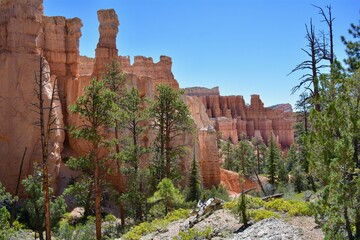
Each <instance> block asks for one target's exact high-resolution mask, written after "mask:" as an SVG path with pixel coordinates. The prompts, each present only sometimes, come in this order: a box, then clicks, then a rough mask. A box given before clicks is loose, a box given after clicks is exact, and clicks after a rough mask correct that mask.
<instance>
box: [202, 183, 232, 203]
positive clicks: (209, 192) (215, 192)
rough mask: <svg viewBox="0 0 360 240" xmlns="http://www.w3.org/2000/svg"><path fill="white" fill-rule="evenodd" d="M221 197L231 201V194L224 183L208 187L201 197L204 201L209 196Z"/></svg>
mask: <svg viewBox="0 0 360 240" xmlns="http://www.w3.org/2000/svg"><path fill="white" fill-rule="evenodd" d="M215 197H216V198H220V199H222V200H224V201H229V200H230V198H229V194H228V192H227V190H226V188H225V187H224V186H223V185H219V186H218V187H215V186H212V187H211V189H206V190H204V191H203V192H202V195H201V199H202V201H206V200H208V199H209V198H215Z"/></svg>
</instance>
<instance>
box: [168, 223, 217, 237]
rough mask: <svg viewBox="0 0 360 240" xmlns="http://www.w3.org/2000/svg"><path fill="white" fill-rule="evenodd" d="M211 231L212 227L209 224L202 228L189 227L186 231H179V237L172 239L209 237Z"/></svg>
mask: <svg viewBox="0 0 360 240" xmlns="http://www.w3.org/2000/svg"><path fill="white" fill-rule="evenodd" d="M212 233H213V229H212V227H210V226H206V227H205V229H204V230H199V229H197V228H190V229H189V230H188V231H186V232H180V233H179V237H176V238H174V240H194V239H209V238H210V237H211V235H212Z"/></svg>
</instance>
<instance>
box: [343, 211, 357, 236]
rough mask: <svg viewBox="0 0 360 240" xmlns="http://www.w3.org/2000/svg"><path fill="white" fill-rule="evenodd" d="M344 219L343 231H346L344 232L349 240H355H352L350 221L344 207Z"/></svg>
mask: <svg viewBox="0 0 360 240" xmlns="http://www.w3.org/2000/svg"><path fill="white" fill-rule="evenodd" d="M344 218H345V229H346V232H347V234H348V237H349V240H355V238H354V236H353V234H352V230H351V223H350V220H349V215H348V209H347V207H344Z"/></svg>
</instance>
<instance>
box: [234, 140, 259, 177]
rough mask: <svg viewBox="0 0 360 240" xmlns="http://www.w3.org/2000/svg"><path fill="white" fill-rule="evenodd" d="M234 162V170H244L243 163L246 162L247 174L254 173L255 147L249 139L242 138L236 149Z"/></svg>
mask: <svg viewBox="0 0 360 240" xmlns="http://www.w3.org/2000/svg"><path fill="white" fill-rule="evenodd" d="M233 159H234V164H233V169H230V170H233V171H235V172H240V171H242V163H243V162H244V167H245V169H244V170H245V172H244V174H245V176H251V175H253V168H254V165H255V154H254V147H253V146H252V144H251V143H250V142H249V141H248V140H241V141H240V142H239V143H238V144H237V145H236V146H235V149H234V156H233Z"/></svg>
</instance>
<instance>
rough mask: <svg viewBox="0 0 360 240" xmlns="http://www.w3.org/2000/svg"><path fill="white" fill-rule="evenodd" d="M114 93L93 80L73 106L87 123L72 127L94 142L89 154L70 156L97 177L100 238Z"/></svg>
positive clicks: (79, 167)
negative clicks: (105, 148) (103, 183)
mask: <svg viewBox="0 0 360 240" xmlns="http://www.w3.org/2000/svg"><path fill="white" fill-rule="evenodd" d="M113 99H114V94H113V93H112V92H110V91H109V90H107V89H106V88H105V84H104V82H103V81H97V80H96V79H93V80H92V81H91V82H90V85H89V86H88V87H86V88H85V89H84V95H83V96H80V97H79V98H78V99H77V100H76V102H75V104H74V105H72V106H70V111H71V112H72V113H78V114H79V115H80V118H81V119H82V120H83V125H82V126H80V127H79V128H73V129H72V130H71V133H72V135H73V136H74V137H75V138H81V139H84V140H86V141H88V142H89V143H90V148H89V151H88V154H87V155H85V156H83V157H80V158H78V159H74V158H72V159H70V160H69V161H68V165H70V167H72V168H74V169H76V170H81V171H83V173H84V174H88V176H89V175H90V176H91V179H93V189H92V191H93V192H94V195H95V217H96V221H95V225H96V238H97V239H101V206H100V204H101V203H100V201H101V193H102V190H101V180H102V179H101V176H103V172H102V171H101V170H102V168H103V167H104V165H103V163H104V161H105V156H104V155H103V154H102V151H101V148H102V147H105V144H104V143H105V142H106V138H107V131H106V128H107V126H109V125H111V124H112V121H113V117H112V116H113V112H114V111H115V110H116V106H115V104H114V102H113Z"/></svg>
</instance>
